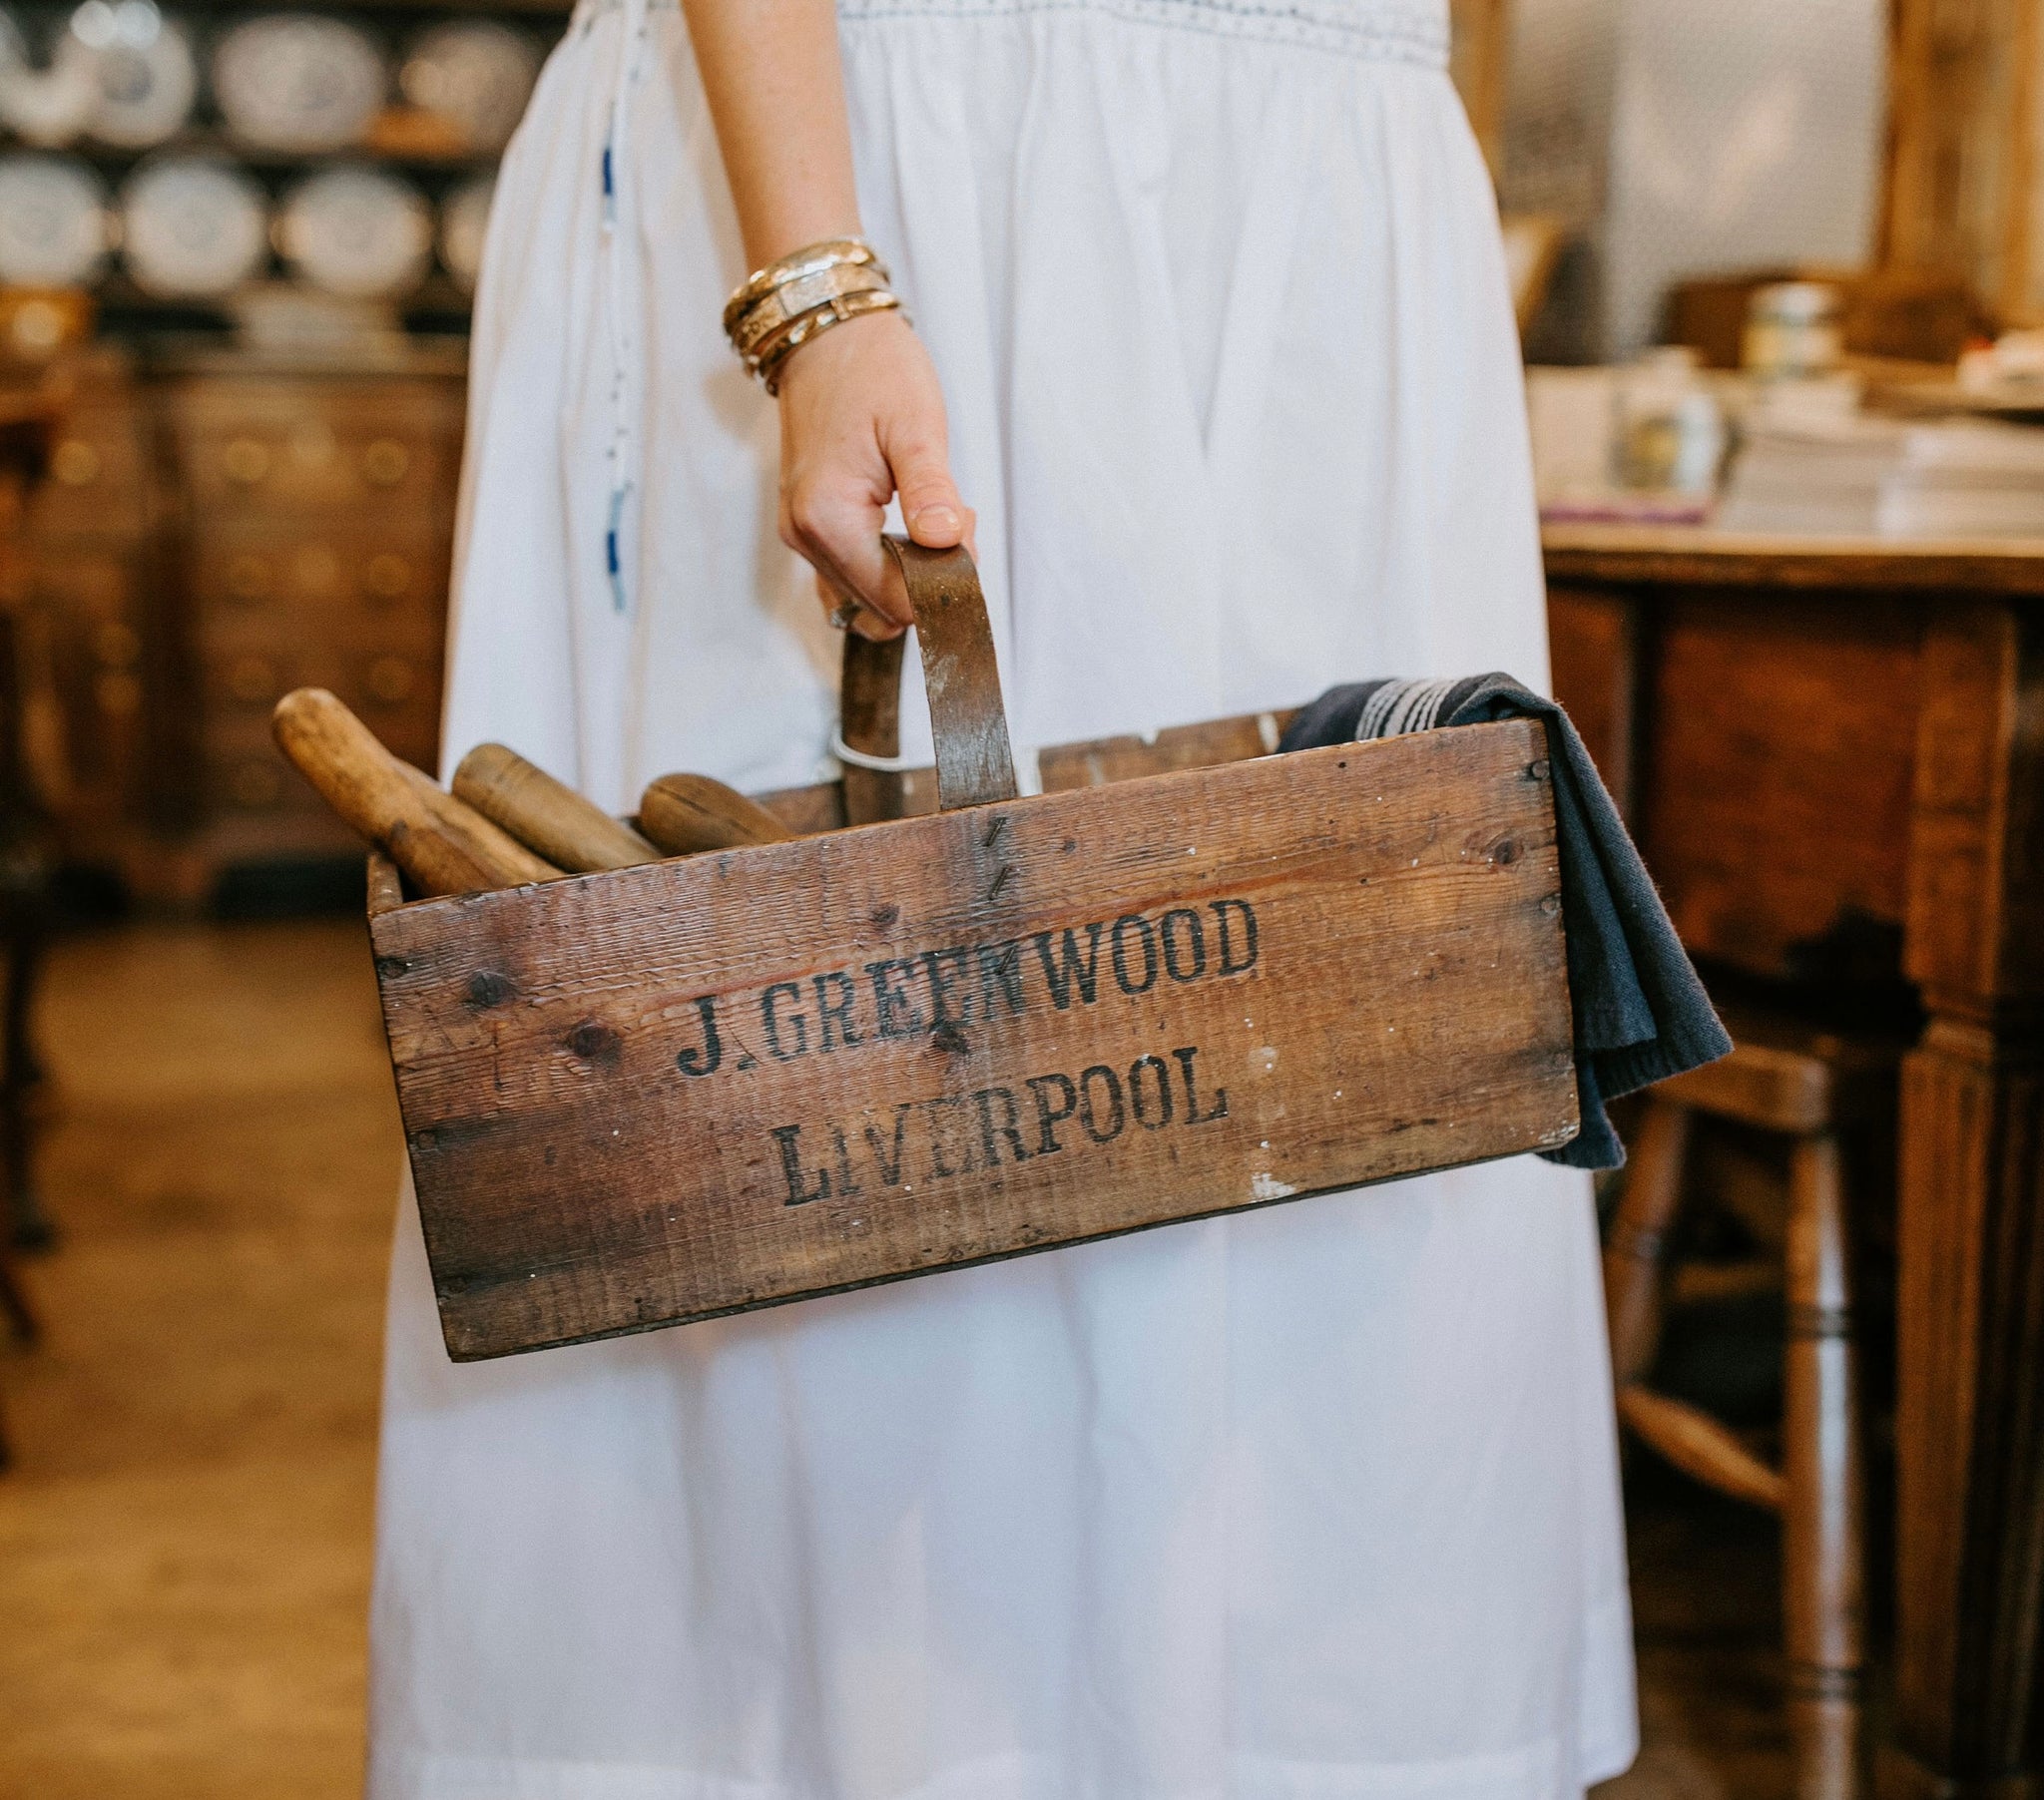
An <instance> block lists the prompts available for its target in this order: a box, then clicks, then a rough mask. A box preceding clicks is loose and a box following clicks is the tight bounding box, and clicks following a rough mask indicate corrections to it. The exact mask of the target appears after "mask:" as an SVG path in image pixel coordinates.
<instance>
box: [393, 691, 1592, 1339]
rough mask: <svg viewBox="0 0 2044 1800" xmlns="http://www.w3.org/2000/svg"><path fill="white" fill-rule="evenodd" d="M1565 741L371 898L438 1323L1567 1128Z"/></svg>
mask: <svg viewBox="0 0 2044 1800" xmlns="http://www.w3.org/2000/svg"><path fill="white" fill-rule="evenodd" d="M1544 753H1545V745H1544V738H1543V735H1542V733H1541V730H1540V727H1539V726H1538V725H1537V724H1535V723H1532V722H1527V721H1510V722H1506V723H1501V724H1493V725H1483V726H1476V727H1471V728H1468V729H1463V730H1447V731H1438V732H1432V733H1426V734H1422V735H1418V736H1413V737H1406V738H1398V739H1393V740H1390V741H1387V742H1382V743H1371V744H1355V745H1346V746H1339V747H1336V748H1332V749H1325V750H1315V751H1308V752H1305V753H1302V754H1299V755H1295V756H1289V757H1284V758H1263V759H1258V760H1254V761H1246V762H1239V763H1235V764H1230V765H1225V766H1222V767H1218V768H1207V769H1193V770H1188V771H1186V772H1183V773H1179V774H1172V775H1164V776H1159V777H1155V778H1153V779H1149V780H1143V781H1136V782H1128V783H1123V784H1118V785H1115V786H1110V787H1102V788H1093V789H1088V790H1085V791H1080V792H1073V793H1063V794H1054V795H1045V796H1042V797H1039V798H1035V799H1030V800H1022V801H1014V802H1004V803H997V804H993V805H988V806H980V807H972V808H967V809H963V810H960V811H954V812H946V813H937V814H934V815H931V816H927V817H922V818H912V819H904V820H899V821H894V822H889V823H885V824H879V825H873V826H867V827H862V828H859V829H856V830H850V831H841V832H832V833H828V834H826V835H823V836H820V837H812V838H805V839H801V840H797V841H793V842H788V843H780V844H770V845H762V846H757V847H751V848H745V849H738V850H732V851H727V852H720V853H716V854H711V855H706V856H701V857H697V858H693V859H690V860H687V861H680V862H667V863H659V864H653V865H650V866H646V867H642V868H635V869H625V870H619V871H616V872H613V873H607V874H600V875H589V876H581V877H573V878H570V879H568V880H565V881H558V882H552V883H548V884H545V885H543V886H534V887H524V888H516V889H509V890H502V891H498V892H493V893H486V894H479V895H470V896H465V897H461V898H458V899H447V900H434V901H425V902H419V903H416V904H412V905H399V906H396V907H393V908H389V909H388V910H385V911H382V912H381V913H379V914H377V915H376V916H374V917H373V918H372V920H371V935H372V938H373V941H374V947H375V953H376V970H377V976H378V981H379V984H380V986H381V990H382V997H383V1007H384V1018H385V1023H386V1025H387V1027H388V1031H389V1038H390V1051H391V1058H392V1062H393V1064H394V1066H395V1068H396V1073H397V1086H398V1098H399V1101H400V1104H401V1107H402V1110H403V1115H404V1124H405V1131H406V1139H407V1143H408V1145H409V1149H410V1154H411V1162H412V1168H413V1172H414V1176H415V1178H416V1183H417V1187H418V1194H419V1206H420V1213H421V1216H422V1218H423V1221H424V1224H425V1231H426V1240H427V1246H428V1250H429V1253H430V1257H431V1261H432V1266H433V1272H434V1280H435V1285H436V1289H437V1292H438V1296H439V1302H440V1309H441V1317H442V1322H443V1326H444V1328H445V1332H446V1337H447V1344H448V1349H449V1351H450V1353H451V1354H452V1355H453V1356H455V1357H456V1358H459V1359H469V1358H476V1357H487V1356H496V1355H501V1354H504V1353H506V1352H510V1351H515V1350H527V1349H534V1348H538V1347H541V1346H544V1345H549V1344H563V1343H573V1342H577V1341H580V1340H583V1339H586V1338H593V1337H602V1336H607V1335H611V1334H614V1333H618V1332H625V1331H634V1330H643V1329H646V1328H649V1327H652V1326H657V1325H667V1324H677V1323H682V1322H686V1321H688V1320H692V1319H701V1318H708V1317H713V1316H716V1315H717V1314H720V1313H728V1312H736V1311H742V1310H745V1309H748V1308H751V1307H757V1306H764V1305H770V1304H773V1303H775V1302H778V1301H785V1300H793V1299H799V1298H803V1297H805V1296H810V1295H815V1294H821V1293H828V1292H832V1291H836V1290H840V1289H844V1288H852V1287H859V1286H864V1285H867V1284H869V1283H872V1282H875V1281H883V1280H889V1279H893V1278H897V1277H900V1276H905V1275H913V1274H921V1273H925V1272H929V1271H932V1270H936V1269H942V1268H947V1267H954V1266H958V1265H961V1264H966V1263H973V1262H979V1261H984V1260H987V1259H990V1258H995V1257H1001V1256H1010V1255H1016V1254H1020V1253H1022V1252H1025V1251H1029V1250H1037V1249H1047V1248H1050V1247H1053V1246H1055V1245H1057V1244H1061V1243H1069V1242H1073V1241H1076V1240H1078V1239H1082V1238H1088V1237H1096V1236H1101V1235H1105V1234H1108V1233H1113V1232H1119V1231H1128V1230H1134V1229H1138V1228H1141V1227H1143V1226H1146V1225H1153V1224H1161V1223H1166V1222H1169V1221H1171V1220H1174V1219H1180V1218H1187V1217H1193V1216H1197V1215H1201V1214H1206V1213H1215V1212H1224V1211H1230V1210H1234V1209H1237V1208H1241V1207H1247V1206H1254V1205H1259V1204H1263V1203H1267V1202H1270V1201H1275V1200H1279V1199H1284V1198H1288V1197H1290V1196H1292V1195H1295V1194H1304V1193H1311V1192H1316V1191H1321V1190H1326V1189H1332V1188H1345V1187H1350V1186H1354V1185H1357V1184H1359V1183H1362V1182H1366V1181H1373V1180H1381V1179H1385V1178H1388V1177H1391V1176H1395V1175H1401V1174H1408V1173H1411V1172H1414V1171H1417V1170H1421V1169H1428V1168H1438V1167H1441V1166H1444V1165H1448V1164H1454V1163H1461V1162H1469V1161H1474V1160H1477V1159H1479V1158H1483V1157H1488V1156H1500V1155H1508V1154H1512V1153H1515V1152H1518V1151H1522V1150H1529V1149H1535V1148H1541V1147H1546V1146H1550V1145H1553V1144H1557V1143H1560V1142H1563V1141H1565V1140H1566V1139H1567V1138H1569V1137H1570V1136H1572V1135H1573V1134H1574V1131H1575V1129H1576V1109H1575V1082H1574V1072H1573V1065H1572V1058H1571V1050H1572V1041H1571V1033H1570V1019H1569V1005H1568V994H1567V987H1566V976H1565V968H1564V958H1563V943H1562V930H1561V919H1560V907H1559V901H1558V878H1557V873H1556V863H1555V849H1554V832H1553V809H1552V798H1551V793H1550V789H1549V787H1548V783H1547V775H1546V764H1545V760H1544ZM386 899H387V894H386ZM1252 930H1253V931H1254V936H1252ZM1067 934H1069V936H1068V935H1067ZM1118 954H1119V960H1117V957H1118ZM933 972H934V978H933ZM1061 990H1062V994H1063V1000H1064V1004H1063V1005H1062V1006H1061V1005H1060V1004H1059V995H1060V991H1061ZM1089 995H1090V998H1089ZM706 1019H708V1020H710V1021H711V1022H714V1024H715V1026H716V1030H717V1034H718V1036H717V1042H716V1044H715V1046H714V1047H713V1046H712V1044H711V1043H710V1040H709V1037H708V1033H707V1031H706V1029H705V1025H706Z"/></svg>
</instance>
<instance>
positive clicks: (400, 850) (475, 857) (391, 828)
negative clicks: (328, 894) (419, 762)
mask: <svg viewBox="0 0 2044 1800" xmlns="http://www.w3.org/2000/svg"><path fill="white" fill-rule="evenodd" d="M271 728H272V730H273V731H274V732H275V734H276V741H277V746H278V748H280V749H281V750H282V751H283V753H284V754H285V755H286V756H288V757H289V758H290V759H291V761H292V762H293V763H294V764H296V766H297V768H298V770H299V772H300V773H301V774H303V775H304V777H305V779H306V780H308V781H309V782H311V783H312V785H313V787H314V788H315V789H316V790H317V791H318V793H319V795H320V797H321V798H322V799H323V800H325V801H326V803H327V804H328V805H329V806H331V807H332V808H333V810H334V811H335V812H336V813H338V814H339V815H340V817H341V818H343V819H345V820H346V821H347V823H348V824H350V825H351V826H353V827H354V829H355V830H357V831H359V832H360V833H361V834H362V835H363V836H364V837H365V838H367V839H368V840H369V842H371V843H372V844H375V845H376V846H377V847H378V848H379V849H382V850H385V851H387V852H388V853H389V855H390V856H391V858H392V859H393V860H394V861H395V862H396V863H397V865H398V866H399V867H400V868H401V869H403V870H404V872H405V873H406V874H407V875H408V876H410V877H411V879H412V881H413V883H414V884H415V885H416V886H417V887H418V889H419V890H420V891H421V892H422V893H427V894H460V893H469V892H474V891H478V890H480V889H483V888H501V887H511V886H514V885H516V884H518V883H520V882H528V881H552V880H556V879H558V878H559V876H560V874H561V871H560V870H559V869H557V868H555V867H554V866H553V864H551V863H549V862H547V861H545V860H544V859H543V858H541V857H538V856H535V855H534V854H533V853H532V852H531V851H530V850H528V849H526V847H525V846H524V845H523V844H521V843H519V842H518V841H517V840H516V839H515V838H512V837H511V836H510V835H508V834H507V833H506V832H504V831H502V830H500V829H499V828H498V827H497V826H495V825H493V824H491V823H490V821H489V820H488V819H486V818H484V817H483V816H482V814H481V813H479V812H477V811H476V810H475V809H474V808H473V807H470V806H466V805H464V804H462V802H461V801H459V800H457V799H455V798H454V797H453V795H451V794H449V793H446V792H444V791H442V789H441V788H440V786H439V785H438V783H436V782H435V781H434V780H433V779H432V777H431V776H430V775H427V774H425V773H424V772H423V771H421V770H419V769H416V768H414V767H412V765H411V764H410V763H408V762H400V761H399V760H398V759H397V758H396V757H395V756H393V755H391V754H390V752H389V751H388V750H386V749H385V748H384V747H383V746H382V745H381V744H380V743H378V742H377V741H376V737H375V734H374V733H373V732H372V731H370V729H369V728H368V726H367V725H365V724H363V723H362V721H361V720H360V719H358V718H357V717H355V715H354V714H353V713H352V712H350V711H349V710H348V709H347V707H346V706H344V705H342V704H341V702H340V701H339V700H337V699H336V698H334V696H333V695H332V694H330V693H328V692H326V691H325V690H324V689H323V688H317V687H300V688H296V689H294V690H293V691H292V692H290V693H287V694H285V695H284V696H283V698H282V699H280V700H278V701H277V703H276V711H275V713H274V715H273V716H272V719H271Z"/></svg>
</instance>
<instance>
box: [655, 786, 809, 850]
mask: <svg viewBox="0 0 2044 1800" xmlns="http://www.w3.org/2000/svg"><path fill="white" fill-rule="evenodd" d="M639 829H640V830H641V831H643V832H644V833H645V834H646V835H647V836H648V837H650V838H651V839H652V840H653V841H654V842H655V843H656V844H658V845H659V846H660V847H661V848H662V849H663V850H664V851H666V852H667V854H668V855H670V856H690V855H694V854H695V853H696V852H697V851H699V850H730V849H733V848H736V847H737V846H739V845H741V844H779V843H785V842H786V841H787V840H788V839H789V838H791V837H793V836H794V835H795V834H794V833H793V832H792V831H790V830H788V828H787V827H786V826H785V825H783V824H782V823H781V822H780V821H779V820H778V819H777V818H775V817H774V816H773V815H772V813H770V812H768V811H767V808H766V807H764V806H762V805H761V804H760V803H759V802H758V801H757V800H749V799H747V798H746V796H745V795H744V794H742V793H740V792H739V790H738V789H737V788H735V787H727V786H726V785H725V784H724V783H723V782H722V781H713V780H712V779H711V778H710V777H709V776H708V775H662V776H661V777H660V779H659V780H658V781H656V782H654V783H653V785H652V786H651V787H649V788H647V790H646V792H645V794H644V795H643V796H641V798H640V801H639Z"/></svg>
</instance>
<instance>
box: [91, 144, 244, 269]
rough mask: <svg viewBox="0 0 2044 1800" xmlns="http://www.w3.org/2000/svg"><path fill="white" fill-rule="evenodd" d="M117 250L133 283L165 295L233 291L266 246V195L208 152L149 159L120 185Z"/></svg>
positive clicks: (233, 167) (230, 166)
mask: <svg viewBox="0 0 2044 1800" xmlns="http://www.w3.org/2000/svg"><path fill="white" fill-rule="evenodd" d="M120 208H121V211H120V218H121V250H122V254H123V257H124V258H125V260H126V261H127V264H128V272H129V274H131V275H132V276H133V277H134V279H135V284H136V286H138V287H140V288H142V289H144V290H145V291H146V292H149V293H154V294H160V295H162V296H164V297H165V298H192V299H212V298H217V297H219V296H220V295H222V294H227V293H232V292H234V291H235V289H237V288H238V287H240V286H241V285H242V284H243V283H244V282H245V281H247V280H248V279H249V278H250V277H251V276H252V275H254V274H255V273H256V270H257V269H259V268H260V267H261V266H262V263H263V260H264V258H265V257H266V256H267V254H268V251H269V201H268V197H267V196H266V195H264V194H263V192H262V190H261V188H260V187H259V186H258V185H257V184H256V181H255V180H254V179H253V178H252V177H250V176H249V175H248V174H247V173H246V172H245V171H243V170H241V169H237V168H236V167H235V166H234V165H233V164H232V163H225V162H222V161H220V160H219V159H218V158H214V157H166V158H163V159H162V160H161V161H158V162H153V163H147V164H145V165H144V166H143V167H142V168H140V169H138V170H137V171H136V172H135V173H134V174H133V175H132V176H130V177H129V178H128V180H127V182H126V184H125V185H124V186H123V187H122V189H121V202H120Z"/></svg>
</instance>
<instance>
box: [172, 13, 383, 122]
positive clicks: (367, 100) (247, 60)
mask: <svg viewBox="0 0 2044 1800" xmlns="http://www.w3.org/2000/svg"><path fill="white" fill-rule="evenodd" d="M388 87H389V71H388V70H387V69H386V68H385V66H384V62H383V57H382V55H381V53H380V52H379V51H378V50H377V49H376V46H375V45H374V44H373V43H371V42H370V40H369V39H368V37H367V36H366V35H364V34H363V33H362V32H360V31H357V30H356V29H355V27H354V26H352V25H348V24H344V23H343V22H342V21H341V20H339V19H326V18H321V17H319V16H318V15H317V14H314V13H267V14H264V15H263V16H261V17H260V18H255V19H250V20H248V21H247V22H246V23H244V24H241V25H237V26H236V27H235V28H234V29H233V30H232V31H230V32H229V33H228V34H227V36H226V37H224V38H222V39H221V41H220V44H219V46H218V47H217V48H216V49H215V51H214V53H213V93H214V98H215V99H216V100H217V101H219V103H220V110H221V113H222V115H223V116H224V117H225V118H226V120H227V122H228V128H229V130H231V131H232V132H234V133H235V135H236V136H237V137H240V138H244V139H246V140H247V141H248V142H249V143H251V144H254V145H257V146H259V147H260V148H262V149H264V150H286V151H320V150H338V149H340V148H341V147H342V146H344V145H348V144H352V143H354V142H355V141H356V140H357V139H358V138H360V137H361V135H362V132H363V131H364V129H365V128H366V127H367V126H368V123H369V121H370V120H371V119H373V118H374V117H375V116H376V111H377V109H378V108H379V107H381V106H382V104H383V97H384V94H385V92H386V91H387V89H388Z"/></svg>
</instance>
